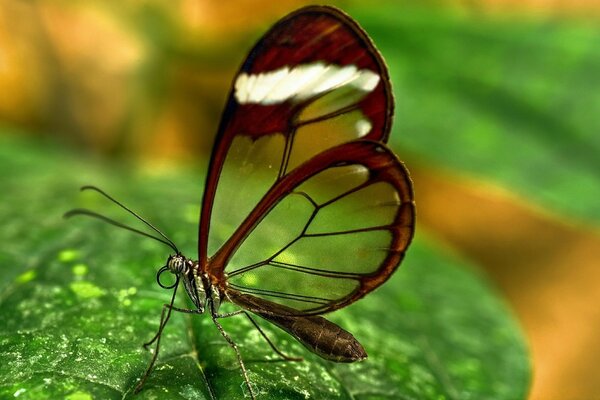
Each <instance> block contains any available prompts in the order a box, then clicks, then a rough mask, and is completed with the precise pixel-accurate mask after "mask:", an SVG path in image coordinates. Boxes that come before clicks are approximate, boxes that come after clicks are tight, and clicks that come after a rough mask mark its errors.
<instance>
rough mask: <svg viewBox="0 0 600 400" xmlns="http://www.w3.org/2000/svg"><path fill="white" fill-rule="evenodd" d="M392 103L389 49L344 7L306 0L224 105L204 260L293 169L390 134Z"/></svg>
mask: <svg viewBox="0 0 600 400" xmlns="http://www.w3.org/2000/svg"><path fill="white" fill-rule="evenodd" d="M392 109H393V101H392V97H391V89H390V86H389V79H388V74H387V71H386V68H385V65H384V63H383V61H382V59H381V57H380V55H379V54H378V52H377V51H376V50H375V48H374V46H373V44H372V43H371V41H370V39H369V38H368V37H367V35H366V34H365V33H364V32H363V31H362V29H361V28H360V27H359V26H358V25H357V24H356V23H355V22H354V21H353V20H351V19H350V18H349V17H348V16H346V15H345V14H343V13H342V12H341V11H339V10H337V9H334V8H330V7H318V6H317V7H306V8H304V9H301V10H299V11H297V12H295V13H293V14H291V15H289V16H288V17H286V18H284V19H283V20H281V21H280V22H278V23H277V24H276V25H275V26H273V28H271V30H269V32H267V33H266V34H265V36H263V38H262V39H260V41H259V42H258V43H257V45H256V46H255V47H254V48H253V49H252V51H251V52H250V54H249V55H248V57H247V59H246V61H245V62H244V64H243V65H242V67H241V69H240V71H239V72H238V74H237V75H236V77H235V78H234V84H233V87H232V91H231V93H230V95H229V99H228V102H227V105H226V108H225V111H224V113H223V117H222V120H221V124H220V127H219V131H218V134H217V138H216V142H215V147H214V149H213V153H212V158H211V163H210V167H209V174H208V177H207V182H206V187H205V193H204V200H203V204H202V213H201V222H200V232H199V244H198V250H199V259H200V266H201V268H203V269H208V268H209V264H208V261H209V257H210V256H212V255H214V254H215V253H216V252H217V250H218V249H219V248H221V247H222V246H223V245H224V244H225V242H226V241H227V240H228V238H230V237H231V236H232V235H233V233H234V232H235V230H236V229H237V227H238V226H240V225H241V224H242V223H243V222H244V220H245V219H246V218H247V217H248V215H249V214H250V213H251V212H252V210H253V209H254V208H255V206H256V205H257V204H258V203H259V201H260V200H261V199H262V198H263V197H264V196H265V194H266V193H267V191H269V189H270V188H272V187H273V186H274V185H278V184H279V183H280V182H281V181H282V180H283V179H284V177H285V176H286V175H288V174H289V173H290V171H293V170H294V169H295V168H297V167H299V166H300V165H301V164H302V163H304V162H306V161H307V160H309V159H311V157H314V156H315V155H317V154H319V153H321V152H323V151H325V150H327V149H329V148H332V147H335V146H338V145H340V144H343V143H347V142H349V141H353V140H357V139H370V140H376V141H382V142H385V141H386V140H387V136H388V134H389V129H390V124H391V116H392V112H393V110H392ZM210 268H211V269H212V271H211V272H212V273H217V272H218V271H217V269H218V268H224V265H219V264H216V263H211V265H210Z"/></svg>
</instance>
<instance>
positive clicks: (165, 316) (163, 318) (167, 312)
mask: <svg viewBox="0 0 600 400" xmlns="http://www.w3.org/2000/svg"><path fill="white" fill-rule="evenodd" d="M176 293H177V290H174V291H173V296H172V297H171V302H170V303H169V304H166V303H165V304H163V307H162V311H161V313H160V324H159V325H158V330H157V331H156V334H155V335H154V337H153V338H152V339H150V340H149V341H148V342H146V343H144V344H143V345H142V346H143V347H144V349H146V350H148V347H149V346H151V345H152V344H153V343H155V342H156V345H155V346H154V354H153V355H152V359H151V360H150V363H149V364H148V368H146V372H144V375H142V377H141V378H140V381H139V382H138V384H137V385H136V387H135V389H134V391H133V392H134V393H138V392H139V391H140V390H142V388H143V387H144V384H145V383H146V380H147V379H148V376H150V373H151V372H152V369H153V368H154V364H155V363H156V359H157V358H158V353H159V351H160V339H161V337H162V333H163V330H164V329H165V326H167V322H169V318H170V317H171V311H178V312H183V313H187V314H202V313H203V310H198V309H187V308H179V307H175V306H173V303H174V302H175V295H176Z"/></svg>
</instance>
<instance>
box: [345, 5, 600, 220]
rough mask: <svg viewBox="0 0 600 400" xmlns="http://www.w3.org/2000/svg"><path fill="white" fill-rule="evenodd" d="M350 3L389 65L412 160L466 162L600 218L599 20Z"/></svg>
mask: <svg viewBox="0 0 600 400" xmlns="http://www.w3.org/2000/svg"><path fill="white" fill-rule="evenodd" d="M403 3H406V2H403ZM348 11H349V12H350V13H351V14H352V15H353V16H355V17H356V18H357V19H358V20H359V21H360V22H361V24H362V25H363V27H364V28H365V29H366V31H367V32H369V35H370V36H371V37H372V38H373V40H374V41H375V43H376V44H377V46H378V48H379V49H380V50H381V52H382V54H383V55H384V57H385V59H386V61H387V63H388V65H389V67H390V72H391V78H392V83H393V84H394V92H395V95H396V103H397V107H396V116H395V123H394V134H393V135H392V139H391V140H392V144H393V145H395V146H397V147H398V148H399V147H402V149H403V150H402V151H401V154H402V155H403V158H406V157H407V153H408V152H407V150H408V151H410V152H412V156H411V159H412V160H417V161H418V162H419V163H421V164H425V165H437V166H438V167H440V166H441V167H442V168H444V169H450V170H454V171H456V170H458V171H464V173H467V174H469V175H471V176H476V177H478V178H480V179H481V180H484V181H486V182H496V183H498V184H499V185H502V186H504V187H506V188H508V189H509V190H510V191H512V192H514V193H517V194H520V195H522V196H523V197H524V198H527V199H528V200H532V201H534V202H537V203H539V204H541V205H542V206H544V207H547V208H549V209H551V210H554V211H555V212H558V213H562V214H566V215H571V216H574V217H577V218H579V219H580V220H583V221H586V222H593V223H595V224H599V223H600V202H598V198H600V184H599V182H600V180H599V179H598V171H600V157H598V153H599V151H600V135H598V129H599V128H600V114H599V113H598V112H595V111H594V110H597V109H598V107H599V106H600V91H598V90H597V88H598V87H600V74H598V73H597V72H598V70H600V51H599V47H598V43H599V42H600V28H599V26H598V24H597V23H596V21H593V20H591V19H590V20H585V19H583V18H578V19H577V18H571V19H566V18H565V19H557V18H554V19H550V18H542V17H531V16H530V17H528V18H526V17H520V18H519V17H517V16H513V17H511V18H506V16H505V17H501V16H498V15H486V14H482V13H478V12H475V11H472V12H462V13H461V12H451V11H448V10H447V9H446V10H444V9H441V10H440V9H437V10H435V9H432V8H418V7H414V6H410V5H408V4H401V5H399V4H398V2H395V1H394V2H389V1H388V2H383V5H380V6H379V7H371V6H369V7H365V6H364V5H358V4H357V5H355V6H354V7H353V8H351V9H349V10H348ZM412 164H415V162H413V163H412Z"/></svg>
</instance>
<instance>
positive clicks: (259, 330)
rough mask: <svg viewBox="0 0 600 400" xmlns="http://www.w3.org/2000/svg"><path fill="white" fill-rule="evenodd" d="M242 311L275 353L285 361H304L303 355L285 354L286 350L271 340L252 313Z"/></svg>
mask: <svg viewBox="0 0 600 400" xmlns="http://www.w3.org/2000/svg"><path fill="white" fill-rule="evenodd" d="M242 312H243V313H244V315H246V317H248V319H249V320H250V322H252V325H254V327H255V328H256V330H258V332H259V333H260V334H261V336H262V337H263V338H264V339H265V341H266V342H267V343H268V344H269V346H271V349H273V351H274V352H275V353H277V354H278V355H279V357H281V358H283V359H284V360H285V361H304V358H302V357H290V356H288V355H287V354H285V353H284V352H282V351H281V350H279V349H278V348H277V346H275V343H273V342H272V341H271V339H269V337H268V336H267V334H266V333H265V332H264V331H263V330H262V328H261V327H260V326H259V325H258V323H257V322H256V321H255V320H254V319H253V318H252V317H251V316H250V314H249V313H248V312H246V311H242Z"/></svg>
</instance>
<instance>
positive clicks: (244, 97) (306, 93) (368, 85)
mask: <svg viewBox="0 0 600 400" xmlns="http://www.w3.org/2000/svg"><path fill="white" fill-rule="evenodd" d="M379 80H380V77H379V75H378V74H377V73H375V72H373V71H371V70H369V69H357V68H356V66H354V65H346V66H343V67H341V66H338V65H333V64H330V65H325V64H324V63H322V62H316V63H312V64H301V65H297V66H295V67H292V68H290V67H289V66H286V67H282V68H279V69H276V70H274V71H268V72H261V73H259V74H251V75H249V74H247V73H245V72H242V73H241V74H239V76H238V77H237V79H236V81H235V84H234V89H235V94H234V95H235V99H236V100H237V102H238V103H240V104H263V105H272V104H279V103H283V102H285V101H289V100H291V101H295V102H298V101H303V100H306V99H309V98H311V97H314V96H316V95H319V94H321V93H325V92H329V91H331V90H334V89H337V88H340V87H349V88H353V89H356V90H359V91H362V92H371V91H372V90H373V89H375V87H376V86H377V84H378V83H379Z"/></svg>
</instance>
